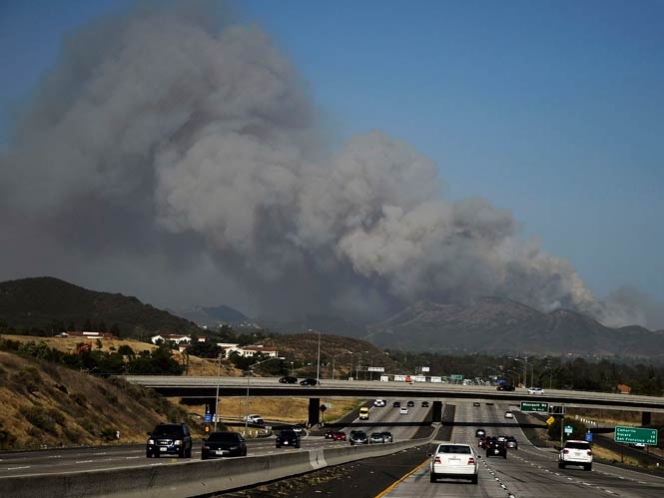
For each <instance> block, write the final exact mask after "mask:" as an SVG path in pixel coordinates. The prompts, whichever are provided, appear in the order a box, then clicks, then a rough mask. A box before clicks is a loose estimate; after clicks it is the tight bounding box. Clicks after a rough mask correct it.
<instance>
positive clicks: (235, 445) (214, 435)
mask: <svg viewBox="0 0 664 498" xmlns="http://www.w3.org/2000/svg"><path fill="white" fill-rule="evenodd" d="M235 456H247V443H246V442H245V440H244V438H243V437H242V435H241V434H239V433H237V432H231V431H217V432H211V433H210V435H209V436H208V437H207V438H205V439H203V446H201V460H207V459H209V458H218V457H235Z"/></svg>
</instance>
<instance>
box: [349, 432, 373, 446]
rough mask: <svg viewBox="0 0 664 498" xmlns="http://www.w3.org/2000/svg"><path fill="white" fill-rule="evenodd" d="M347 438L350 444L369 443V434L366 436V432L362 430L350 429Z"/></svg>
mask: <svg viewBox="0 0 664 498" xmlns="http://www.w3.org/2000/svg"><path fill="white" fill-rule="evenodd" d="M348 440H349V441H350V445H351V446H355V445H356V444H369V436H367V433H366V432H364V431H352V432H351V434H350V438H348Z"/></svg>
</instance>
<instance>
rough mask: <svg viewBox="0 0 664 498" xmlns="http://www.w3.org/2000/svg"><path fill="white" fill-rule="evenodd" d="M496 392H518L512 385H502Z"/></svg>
mask: <svg viewBox="0 0 664 498" xmlns="http://www.w3.org/2000/svg"><path fill="white" fill-rule="evenodd" d="M496 391H516V387H514V386H513V385H512V384H501V385H499V386H498V387H496Z"/></svg>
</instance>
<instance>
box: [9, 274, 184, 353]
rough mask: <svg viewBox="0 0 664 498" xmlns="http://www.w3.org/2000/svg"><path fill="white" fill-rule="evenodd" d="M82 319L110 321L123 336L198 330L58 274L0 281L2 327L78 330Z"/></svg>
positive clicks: (168, 315) (159, 312) (108, 324)
mask: <svg viewBox="0 0 664 498" xmlns="http://www.w3.org/2000/svg"><path fill="white" fill-rule="evenodd" d="M87 320H89V321H90V322H91V323H94V324H96V325H97V326H98V325H99V324H100V323H101V322H103V323H104V325H105V326H106V328H107V329H108V330H110V329H111V327H113V326H114V325H115V326H117V328H118V329H119V330H120V335H121V336H122V337H137V334H143V333H145V332H147V333H148V334H152V333H154V332H158V331H162V332H172V333H185V332H188V331H192V330H196V329H197V327H196V325H195V324H194V323H192V322H190V321H188V320H185V319H183V318H180V317H177V316H174V315H172V314H170V313H168V312H166V311H162V310H159V309H157V308H154V307H153V306H151V305H149V304H143V303H141V302H140V301H139V300H138V299H136V298H135V297H127V296H123V295H122V294H111V293H108V292H96V291H92V290H88V289H84V288H83V287H79V286H77V285H73V284H70V283H68V282H65V281H63V280H59V279H57V278H52V277H37V278H25V279H20V280H9V281H6V282H0V322H2V323H4V324H6V325H7V326H10V327H19V326H25V327H37V328H41V329H44V330H49V329H51V328H52V327H53V326H54V324H56V323H58V324H61V326H62V327H67V328H69V326H70V324H73V325H74V326H75V327H76V328H77V329H78V330H82V327H83V326H84V324H85V322H86V321H87ZM146 338H147V337H143V338H142V339H143V340H145V339H146Z"/></svg>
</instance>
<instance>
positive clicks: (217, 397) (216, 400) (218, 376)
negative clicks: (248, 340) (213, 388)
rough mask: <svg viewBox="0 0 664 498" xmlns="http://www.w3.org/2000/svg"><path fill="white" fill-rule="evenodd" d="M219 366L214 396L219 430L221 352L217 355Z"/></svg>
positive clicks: (215, 419) (215, 416)
mask: <svg viewBox="0 0 664 498" xmlns="http://www.w3.org/2000/svg"><path fill="white" fill-rule="evenodd" d="M217 361H218V362H219V368H218V370H217V394H216V396H215V397H214V431H215V432H216V431H217V420H219V382H220V378H221V353H219V356H218V357H217Z"/></svg>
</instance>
